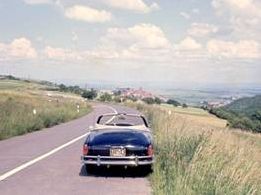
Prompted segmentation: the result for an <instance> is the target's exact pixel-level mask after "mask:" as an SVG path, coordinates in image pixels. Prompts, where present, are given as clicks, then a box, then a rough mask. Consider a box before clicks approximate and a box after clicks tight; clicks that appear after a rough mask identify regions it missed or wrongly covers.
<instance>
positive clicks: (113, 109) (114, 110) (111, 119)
mask: <svg viewBox="0 0 261 195" xmlns="http://www.w3.org/2000/svg"><path fill="white" fill-rule="evenodd" d="M103 107H107V108H110V109H111V110H112V111H113V112H114V113H113V114H117V113H118V111H117V110H116V109H115V108H113V107H112V106H107V105H103ZM114 118H115V116H113V117H111V118H110V119H109V120H107V121H106V122H105V124H108V123H110V122H111V121H113V119H114Z"/></svg>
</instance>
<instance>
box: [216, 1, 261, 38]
mask: <svg viewBox="0 0 261 195" xmlns="http://www.w3.org/2000/svg"><path fill="white" fill-rule="evenodd" d="M212 6H213V8H214V9H215V10H216V13H217V15H218V16H220V17H224V18H225V20H226V21H228V23H229V25H230V28H232V34H233V35H234V36H235V37H237V38H240V39H249V37H250V38H251V39H259V40H261V39H260V33H261V28H260V26H261V1H259V0H240V1H239V0H212Z"/></svg>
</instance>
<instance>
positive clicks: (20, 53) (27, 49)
mask: <svg viewBox="0 0 261 195" xmlns="http://www.w3.org/2000/svg"><path fill="white" fill-rule="evenodd" d="M36 57H37V52H36V50H35V48H33V47H32V44H31V41H30V40H28V39H27V38H24V37H21V38H17V39H14V40H13V41H12V42H11V43H10V44H5V43H0V60H17V59H34V58H36Z"/></svg>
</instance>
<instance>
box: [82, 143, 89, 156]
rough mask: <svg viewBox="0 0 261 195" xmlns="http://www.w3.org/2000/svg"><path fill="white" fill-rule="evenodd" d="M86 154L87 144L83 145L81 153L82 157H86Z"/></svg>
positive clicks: (87, 150)
mask: <svg viewBox="0 0 261 195" xmlns="http://www.w3.org/2000/svg"><path fill="white" fill-rule="evenodd" d="M88 152H89V148H88V145H87V144H84V145H83V148H82V153H83V155H87V154H88Z"/></svg>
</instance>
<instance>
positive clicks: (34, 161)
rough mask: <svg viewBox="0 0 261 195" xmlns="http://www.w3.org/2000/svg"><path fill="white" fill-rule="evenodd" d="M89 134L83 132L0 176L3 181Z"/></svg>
mask: <svg viewBox="0 0 261 195" xmlns="http://www.w3.org/2000/svg"><path fill="white" fill-rule="evenodd" d="M88 134H89V132H88V133H85V134H83V135H81V136H79V137H77V138H75V139H73V140H71V141H69V142H67V143H65V144H63V145H61V146H59V147H57V148H55V149H53V150H51V151H50V152H47V153H45V154H43V155H41V156H39V157H37V158H35V159H33V160H31V161H28V162H27V163H24V164H22V165H20V166H18V167H16V168H14V169H12V170H11V171H8V172H6V173H4V174H3V175H1V176H0V181H3V180H4V179H6V178H8V177H10V176H12V175H14V174H16V173H18V172H19V171H22V170H23V169H25V168H27V167H29V166H31V165H33V164H35V163H37V162H38V161H40V160H43V159H45V158H46V157H48V156H51V155H52V154H54V153H56V152H58V151H60V150H62V149H63V148H65V147H67V146H69V145H71V144H73V143H75V142H77V141H78V140H80V139H82V138H84V137H85V136H87V135H88Z"/></svg>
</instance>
